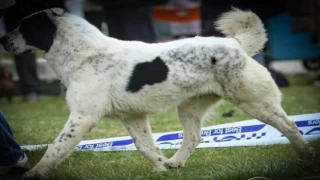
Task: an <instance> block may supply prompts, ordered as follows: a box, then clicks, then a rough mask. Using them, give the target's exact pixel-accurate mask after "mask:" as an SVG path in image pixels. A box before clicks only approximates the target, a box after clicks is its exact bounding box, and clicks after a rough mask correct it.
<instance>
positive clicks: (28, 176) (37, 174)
mask: <svg viewBox="0 0 320 180" xmlns="http://www.w3.org/2000/svg"><path fill="white" fill-rule="evenodd" d="M46 178H47V177H46V176H45V174H43V173H41V172H39V171H37V170H35V169H31V170H30V171H28V172H26V173H25V174H24V175H23V179H46Z"/></svg>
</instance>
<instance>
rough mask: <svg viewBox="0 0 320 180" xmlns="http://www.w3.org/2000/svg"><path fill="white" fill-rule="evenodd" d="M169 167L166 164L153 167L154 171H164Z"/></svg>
mask: <svg viewBox="0 0 320 180" xmlns="http://www.w3.org/2000/svg"><path fill="white" fill-rule="evenodd" d="M167 170H168V169H167V168H166V166H164V165H159V166H157V167H153V169H152V171H153V172H164V171H167Z"/></svg>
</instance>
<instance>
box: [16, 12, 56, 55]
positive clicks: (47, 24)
mask: <svg viewBox="0 0 320 180" xmlns="http://www.w3.org/2000/svg"><path fill="white" fill-rule="evenodd" d="M56 31H57V27H56V25H55V24H54V23H53V22H52V21H51V20H50V19H49V17H48V16H47V14H46V12H40V13H37V14H35V15H33V16H30V17H28V18H26V19H24V20H23V21H22V22H21V24H20V32H21V34H22V36H23V38H24V39H25V41H26V44H27V45H31V46H34V47H37V48H39V49H41V50H45V51H47V52H48V51H49V49H50V47H51V45H52V44H53V39H54V36H55V33H56Z"/></svg>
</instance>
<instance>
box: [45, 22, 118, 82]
mask: <svg viewBox="0 0 320 180" xmlns="http://www.w3.org/2000/svg"><path fill="white" fill-rule="evenodd" d="M115 41H117V40H116V39H113V38H110V37H107V36H105V35H103V34H102V33H101V32H100V31H99V30H98V29H97V28H95V27H94V26H92V25H91V24H89V23H87V22H86V21H85V20H83V19H80V18H77V17H76V18H75V17H71V18H70V17H65V19H64V21H63V22H61V24H59V28H58V30H57V32H56V34H55V39H54V41H53V44H52V46H51V48H50V50H49V51H48V52H47V53H46V54H45V58H46V59H47V60H48V63H49V64H50V65H51V66H52V67H53V69H54V70H55V72H56V73H57V75H58V76H59V78H60V79H61V80H62V82H63V83H64V84H65V85H67V84H69V77H70V76H72V73H73V72H74V71H75V70H76V69H78V68H79V67H80V65H81V64H82V63H84V62H83V61H86V60H88V59H90V57H92V56H95V55H96V54H98V53H106V52H107V50H108V48H109V47H110V46H111V45H112V44H113V43H114V42H115ZM65 76H68V77H65Z"/></svg>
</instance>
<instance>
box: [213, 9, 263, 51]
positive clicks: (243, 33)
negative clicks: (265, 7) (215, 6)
mask: <svg viewBox="0 0 320 180" xmlns="http://www.w3.org/2000/svg"><path fill="white" fill-rule="evenodd" d="M215 25H216V28H217V29H218V30H220V32H222V33H223V34H224V35H226V36H227V37H231V38H236V39H237V40H238V41H239V42H240V44H241V46H242V48H243V49H244V50H245V51H246V52H247V53H248V54H249V55H250V56H253V55H255V54H256V53H258V52H259V51H260V50H261V49H262V48H263V46H264V44H265V43H266V41H267V35H266V30H265V29H264V26H263V23H262V22H261V20H260V18H259V17H258V16H257V15H256V14H254V13H253V12H251V11H242V10H240V9H237V8H232V10H231V11H229V12H226V13H224V14H222V15H221V17H220V18H219V19H218V21H217V22H216V23H215Z"/></svg>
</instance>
